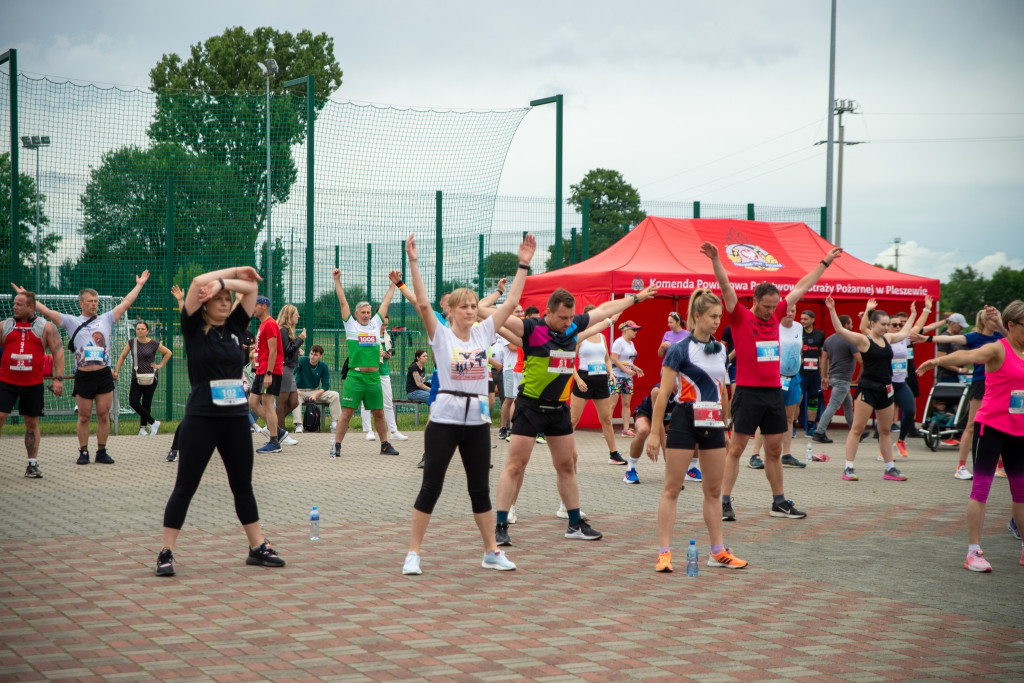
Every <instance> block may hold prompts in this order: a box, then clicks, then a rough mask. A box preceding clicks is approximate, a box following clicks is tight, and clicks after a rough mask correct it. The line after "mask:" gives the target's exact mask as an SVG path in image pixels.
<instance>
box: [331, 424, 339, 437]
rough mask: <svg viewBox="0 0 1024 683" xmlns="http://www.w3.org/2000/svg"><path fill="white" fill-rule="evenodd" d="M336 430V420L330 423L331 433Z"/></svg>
mask: <svg viewBox="0 0 1024 683" xmlns="http://www.w3.org/2000/svg"><path fill="white" fill-rule="evenodd" d="M337 430H338V423H337V422H332V423H331V434H333V433H334V432H336V431H337Z"/></svg>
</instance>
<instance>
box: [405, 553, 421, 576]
mask: <svg viewBox="0 0 1024 683" xmlns="http://www.w3.org/2000/svg"><path fill="white" fill-rule="evenodd" d="M402 573H403V574H422V573H423V570H422V569H420V556H419V555H417V554H416V553H413V552H410V553H409V554H408V555H406V556H405V564H404V565H402Z"/></svg>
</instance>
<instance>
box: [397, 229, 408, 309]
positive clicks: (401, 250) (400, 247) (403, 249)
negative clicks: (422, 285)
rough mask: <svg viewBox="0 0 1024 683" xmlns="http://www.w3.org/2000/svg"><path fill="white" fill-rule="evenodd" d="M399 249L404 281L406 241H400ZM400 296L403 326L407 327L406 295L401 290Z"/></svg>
mask: <svg viewBox="0 0 1024 683" xmlns="http://www.w3.org/2000/svg"><path fill="white" fill-rule="evenodd" d="M398 251H399V253H400V254H401V255H402V270H400V271H399V272H400V273H402V280H403V281H404V280H405V242H401V241H400V242H399V243H398ZM408 286H409V285H408V284H407V285H406V287H408ZM398 296H399V297H400V298H401V299H402V300H401V302H400V303H401V304H402V327H405V326H406V325H405V309H406V305H405V303H406V302H405V297H404V296H402V293H401V292H399V293H398Z"/></svg>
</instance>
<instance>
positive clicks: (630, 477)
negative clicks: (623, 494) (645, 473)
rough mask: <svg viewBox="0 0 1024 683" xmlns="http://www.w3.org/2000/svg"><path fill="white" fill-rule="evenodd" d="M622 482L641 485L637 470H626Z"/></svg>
mask: <svg viewBox="0 0 1024 683" xmlns="http://www.w3.org/2000/svg"><path fill="white" fill-rule="evenodd" d="M622 481H623V483H625V484H639V483H640V477H638V476H637V474H636V470H626V475H625V476H624V477H622Z"/></svg>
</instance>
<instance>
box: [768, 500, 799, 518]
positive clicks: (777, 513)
mask: <svg viewBox="0 0 1024 683" xmlns="http://www.w3.org/2000/svg"><path fill="white" fill-rule="evenodd" d="M771 515H772V517H787V518H789V519H803V518H804V517H806V516H807V513H806V512H800V511H799V510H797V509H796V508H795V507H793V501H791V500H784V501H782V502H781V503H772V512H771Z"/></svg>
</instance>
